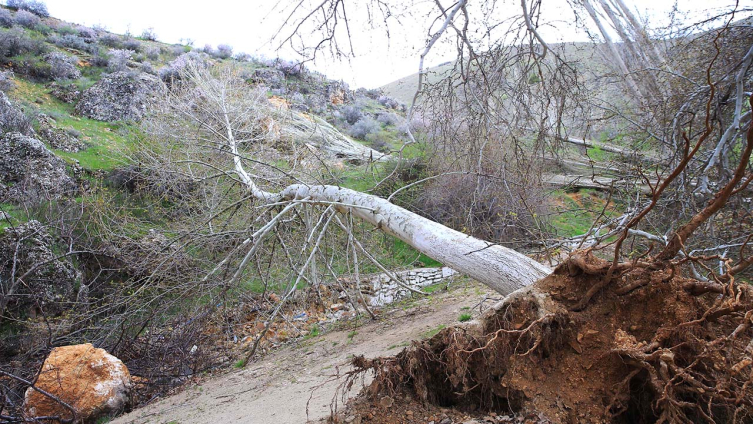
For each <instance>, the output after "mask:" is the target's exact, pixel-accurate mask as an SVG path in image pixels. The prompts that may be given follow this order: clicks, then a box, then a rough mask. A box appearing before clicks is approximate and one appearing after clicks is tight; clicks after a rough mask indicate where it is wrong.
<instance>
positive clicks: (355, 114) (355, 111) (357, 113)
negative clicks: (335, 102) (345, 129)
mask: <svg viewBox="0 0 753 424" xmlns="http://www.w3.org/2000/svg"><path fill="white" fill-rule="evenodd" d="M362 117H363V112H361V108H360V107H359V106H358V105H348V106H345V107H344V108H343V118H345V122H347V123H349V124H351V125H353V124H355V123H356V122H358V120H359V119H361V118H362Z"/></svg>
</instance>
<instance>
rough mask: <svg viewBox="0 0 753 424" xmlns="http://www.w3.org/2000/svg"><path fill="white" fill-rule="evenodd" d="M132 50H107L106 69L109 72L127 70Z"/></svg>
mask: <svg viewBox="0 0 753 424" xmlns="http://www.w3.org/2000/svg"><path fill="white" fill-rule="evenodd" d="M133 53H134V51H133V50H127V49H122V50H117V49H112V50H110V51H109V52H108V55H109V59H108V60H107V70H108V71H110V72H120V71H125V70H128V61H129V60H131V57H132V56H133Z"/></svg>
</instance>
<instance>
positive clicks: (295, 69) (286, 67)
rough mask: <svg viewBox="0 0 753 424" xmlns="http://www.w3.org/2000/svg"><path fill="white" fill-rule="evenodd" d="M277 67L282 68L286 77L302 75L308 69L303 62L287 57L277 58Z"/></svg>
mask: <svg viewBox="0 0 753 424" xmlns="http://www.w3.org/2000/svg"><path fill="white" fill-rule="evenodd" d="M275 68H277V69H278V70H280V71H281V72H282V73H283V74H285V76H286V77H300V76H302V75H303V74H304V73H306V70H305V68H304V66H303V64H302V63H297V62H292V61H288V60H285V59H277V60H276V61H275Z"/></svg>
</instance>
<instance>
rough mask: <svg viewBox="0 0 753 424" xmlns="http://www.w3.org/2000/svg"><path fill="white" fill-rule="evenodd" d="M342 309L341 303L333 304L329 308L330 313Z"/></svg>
mask: <svg viewBox="0 0 753 424" xmlns="http://www.w3.org/2000/svg"><path fill="white" fill-rule="evenodd" d="M342 308H343V304H342V303H335V304H332V305H330V307H329V309H331V310H332V311H339V310H340V309H342Z"/></svg>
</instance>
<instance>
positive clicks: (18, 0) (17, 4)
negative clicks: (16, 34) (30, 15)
mask: <svg viewBox="0 0 753 424" xmlns="http://www.w3.org/2000/svg"><path fill="white" fill-rule="evenodd" d="M24 3H26V1H25V0H8V1H6V2H5V4H6V5H8V7H10V8H11V9H21V6H22V5H23V4H24Z"/></svg>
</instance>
